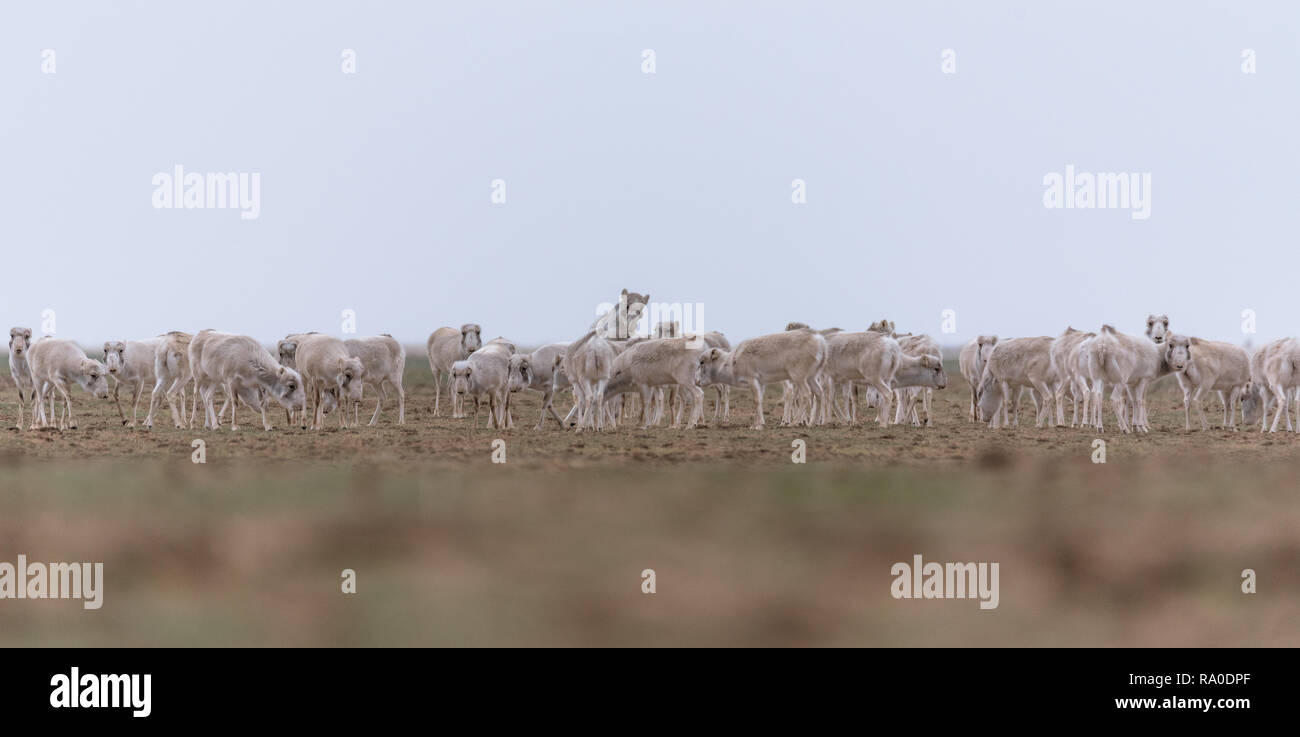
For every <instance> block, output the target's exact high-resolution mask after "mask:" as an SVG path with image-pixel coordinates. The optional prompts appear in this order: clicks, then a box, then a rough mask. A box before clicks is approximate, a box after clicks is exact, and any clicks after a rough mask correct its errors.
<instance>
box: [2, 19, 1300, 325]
mask: <svg viewBox="0 0 1300 737" xmlns="http://www.w3.org/2000/svg"><path fill="white" fill-rule="evenodd" d="M118 5H120V6H122V7H120V8H119V7H114V6H118ZM200 5H201V6H202V7H200ZM3 15H4V18H3V21H0V129H2V130H3V136H2V137H0V172H3V176H0V216H2V217H0V221H2V222H3V235H0V242H2V243H3V244H4V246H3V248H4V253H5V257H6V258H5V260H4V263H5V267H4V268H5V272H6V274H5V277H6V278H5V279H4V280H3V284H2V285H0V319H2V320H5V321H7V322H8V323H9V324H10V325H27V326H31V327H33V328H36V329H37V332H38V333H39V332H40V326H41V322H42V319H41V314H42V310H45V309H53V310H54V311H55V315H56V326H57V327H56V329H57V334H58V335H59V336H61V337H71V338H75V339H77V340H80V341H82V342H83V343H87V344H98V343H100V342H102V341H103V340H105V339H108V338H115V339H124V338H134V337H144V336H149V335H154V334H157V333H160V332H162V331H166V330H172V329H182V330H189V331H192V330H197V329H200V328H205V327H212V328H217V329H221V330H227V331H234V332H244V333H248V334H251V335H254V336H256V337H258V338H260V339H263V340H272V339H274V338H278V337H280V336H281V335H283V334H285V333H288V332H298V331H303V330H320V331H323V332H329V333H334V334H340V332H341V330H342V328H343V325H342V320H341V313H342V311H343V310H346V309H351V310H354V311H355V314H356V329H357V331H358V333H360V334H372V333H378V332H388V333H392V334H393V335H395V336H397V337H398V338H400V339H402V340H404V341H409V342H418V343H422V342H423V341H424V339H425V337H427V335H428V334H429V332H430V331H431V330H432V329H434V328H436V327H438V326H441V325H459V324H460V323H462V322H467V321H474V322H479V323H481V324H482V325H483V331H484V337H485V338H487V337H491V336H496V335H506V336H508V337H511V338H514V339H515V340H517V341H519V342H522V343H536V342H541V341H550V340H560V339H571V338H576V337H578V336H579V335H581V334H582V332H584V330H585V329H586V327H587V326H588V324H589V323H590V322H591V320H592V317H593V313H594V310H595V307H596V305H597V304H598V303H600V302H607V301H610V300H612V299H614V298H615V297H616V295H617V294H618V291H619V289H621V288H623V287H628V288H630V289H633V290H634V291H640V292H646V291H648V292H649V293H650V295H651V298H652V300H653V301H655V302H665V303H671V302H678V303H690V304H693V305H694V304H697V303H698V304H703V305H704V309H705V311H704V319H703V325H702V327H704V328H705V329H717V330H722V331H724V332H725V333H727V334H728V336H730V337H732V338H733V340H734V339H737V338H744V337H749V336H753V335H757V334H761V333H765V332H772V331H775V330H779V329H781V328H782V327H784V325H785V323H786V322H788V321H790V320H801V321H804V322H807V323H810V324H812V325H814V326H817V327H823V326H831V325H834V326H838V327H842V328H846V329H862V328H864V327H865V326H866V325H867V324H868V323H869V322H871V321H872V320H874V319H878V318H880V317H884V316H888V317H890V318H892V319H894V320H895V321H896V322H897V325H898V328H899V329H900V330H911V331H916V332H928V333H932V334H934V335H936V337H939V338H941V341H942V342H944V343H946V344H947V343H956V342H960V341H963V340H965V339H967V338H969V337H971V336H973V335H976V334H979V333H998V334H999V335H1002V336H1012V335H1038V334H1056V333H1058V332H1060V331H1061V330H1062V329H1063V328H1064V327H1065V325H1066V324H1071V325H1074V326H1076V327H1086V328H1090V329H1095V328H1096V326H1098V325H1100V324H1101V323H1103V322H1110V323H1113V324H1115V325H1117V326H1119V327H1120V328H1121V329H1126V330H1128V331H1130V332H1140V331H1141V330H1142V329H1143V321H1144V318H1145V316H1146V315H1147V313H1149V312H1166V313H1168V314H1169V315H1170V316H1171V318H1172V321H1173V324H1172V327H1173V329H1174V330H1175V331H1177V332H1185V333H1190V334H1195V335H1203V336H1206V337H1215V338H1220V339H1226V340H1232V341H1234V342H1240V341H1241V340H1243V339H1245V338H1246V337H1247V336H1245V335H1243V333H1242V322H1243V319H1242V312H1243V310H1247V309H1249V310H1254V311H1255V314H1256V316H1257V328H1258V334H1257V335H1255V336H1251V337H1253V339H1254V340H1255V341H1256V342H1258V341H1260V340H1263V339H1267V338H1271V337H1277V336H1280V335H1285V334H1295V333H1300V309H1297V308H1296V306H1295V305H1296V297H1295V294H1296V289H1295V288H1294V282H1295V280H1296V278H1297V275H1300V269H1298V267H1300V248H1297V246H1300V241H1298V233H1300V228H1298V226H1300V196H1298V195H1300V143H1298V142H1297V140H1298V138H1300V136H1298V135H1297V133H1298V132H1300V3H1294V2H1262V3H1261V2H1224V3H1198V2H1172V1H1171V2H1164V3H1159V2H1141V3H1135V2H1132V0H1120V1H1118V2H1099V1H1098V0H1088V1H1087V2H1077V3H1076V2H1070V3H1064V2H1023V3H1003V2H944V3H931V2H849V1H848V0H845V1H843V2H788V1H783V2H770V3H758V2H717V1H710V0H690V1H689V2H665V1H662V0H656V1H655V2H630V1H629V2H612V1H611V0H598V1H593V2H561V1H558V0H557V1H556V2H544V3H543V2H505V1H502V0H494V1H493V2H469V1H468V0H466V1H464V2H415V1H414V0H412V1H409V2H382V3H362V2H355V3H354V2H346V3H345V2H247V3H241V2H229V1H225V0H223V1H222V2H207V3H202V4H200V3H189V2H187V3H176V2H137V3H108V2H93V3H89V2H58V3H51V2H37V1H36V0H23V1H21V2H11V3H7V4H6V6H5V10H4V12H3ZM345 49H352V50H354V51H355V73H346V72H345V71H344V65H345V62H346V61H347V60H346V59H345V58H344V50H345ZM1247 49H1249V50H1252V51H1253V56H1252V55H1250V54H1247V55H1246V57H1243V52H1244V50H1247ZM46 50H49V51H52V52H53V54H49V53H47V51H46ZM645 50H653V59H652V61H653V66H654V69H653V71H654V73H653V74H648V73H645V70H646V69H647V68H648V67H647V55H646V54H645V53H644V52H645ZM945 50H951V52H952V53H951V54H945ZM51 64H52V66H51ZM945 64H946V65H947V69H946V70H945ZM1251 64H1253V65H1254V73H1247V71H1246V70H1245V69H1244V67H1245V68H1249V66H1250V65H1251ZM954 65H955V66H954ZM49 71H53V73H47V72H49ZM947 72H952V73H947ZM178 165H179V166H182V167H184V171H186V172H198V173H207V172H244V173H256V174H258V178H259V182H260V191H259V212H258V213H257V215H258V216H257V217H256V218H255V219H244V218H241V216H240V210H239V209H183V208H176V209H166V208H156V207H155V206H154V205H155V204H156V193H155V184H154V181H155V180H154V177H155V175H156V174H157V173H159V172H167V173H170V172H172V171H173V170H174V167H176V166H178ZM1067 165H1072V166H1073V167H1074V169H1075V170H1076V171H1078V172H1092V173H1139V174H1142V173H1146V174H1149V175H1150V182H1151V190H1150V200H1149V205H1150V211H1149V217H1147V218H1146V219H1135V218H1134V217H1133V211H1132V208H1128V209H1125V208H1116V209H1064V208H1062V209H1049V208H1047V207H1045V205H1044V194H1045V190H1046V187H1045V185H1044V180H1045V177H1046V176H1048V175H1049V174H1050V173H1053V172H1056V173H1059V174H1062V175H1064V173H1065V168H1066V166H1067ZM498 179H500V180H504V195H505V202H503V203H494V202H493V201H492V197H493V193H494V189H493V180H498ZM795 179H800V180H803V182H805V183H806V190H805V191H806V202H805V203H802V204H800V203H795V202H793V201H792V200H793V199H794V198H795V195H796V192H795V190H794V187H793V185H792V182H793V181H794V180H795ZM498 193H500V192H499V188H498ZM949 309H950V310H953V311H955V316H956V320H955V322H956V325H955V332H953V333H951V334H947V335H944V334H942V333H941V330H942V328H943V326H942V323H941V319H942V315H943V311H944V310H949Z"/></svg>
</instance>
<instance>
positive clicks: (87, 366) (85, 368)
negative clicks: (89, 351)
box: [81, 358, 95, 374]
mask: <svg viewBox="0 0 1300 737" xmlns="http://www.w3.org/2000/svg"><path fill="white" fill-rule="evenodd" d="M94 368H95V362H94V361H92V360H90V359H89V358H83V359H81V373H83V374H88V373H90V372H91V370H92V369H94Z"/></svg>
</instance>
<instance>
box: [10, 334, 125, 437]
mask: <svg viewBox="0 0 1300 737" xmlns="http://www.w3.org/2000/svg"><path fill="white" fill-rule="evenodd" d="M27 362H28V365H29V366H30V367H31V371H32V385H33V386H35V387H36V400H35V401H36V404H37V405H38V406H39V405H41V404H42V403H43V402H44V401H45V393H46V392H51V397H50V418H49V421H48V422H47V421H46V420H45V418H44V417H43V416H42V418H41V426H42V427H44V426H46V425H48V424H49V423H52V422H54V397H53V392H58V394H59V396H61V397H63V414H62V416H60V417H59V429H63V428H64V427H65V420H66V427H68V428H71V429H74V430H75V429H76V428H77V420H76V419H75V418H74V417H73V416H72V397H71V395H70V394H69V393H68V387H69V385H70V384H76V385H78V386H80V387H81V388H82V389H83V390H85V392H86V393H87V394H89V395H91V396H93V397H95V398H96V399H108V369H107V368H105V367H104V364H102V363H100V362H99V361H94V360H91V359H90V357H88V356H87V355H86V352H85V351H83V350H81V346H79V345H77V344H76V343H75V342H73V341H71V340H61V339H58V338H50V337H46V338H42V339H41V340H38V341H36V343H34V344H33V345H32V347H31V349H30V351H29V352H28V355H27ZM36 422H37V420H36V417H35V416H33V417H32V428H33V429H34V428H35V427H36Z"/></svg>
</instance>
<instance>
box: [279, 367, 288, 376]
mask: <svg viewBox="0 0 1300 737" xmlns="http://www.w3.org/2000/svg"><path fill="white" fill-rule="evenodd" d="M287 373H289V369H288V368H286V367H284V366H281V367H280V370H279V371H277V372H276V375H277V376H284V375H285V374H287Z"/></svg>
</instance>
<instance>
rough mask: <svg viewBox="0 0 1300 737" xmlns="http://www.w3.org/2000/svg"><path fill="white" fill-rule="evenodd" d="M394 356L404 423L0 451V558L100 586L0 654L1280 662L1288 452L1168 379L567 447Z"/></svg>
mask: <svg viewBox="0 0 1300 737" xmlns="http://www.w3.org/2000/svg"><path fill="white" fill-rule="evenodd" d="M410 356H411V357H410V360H409V362H408V368H407V375H406V384H407V392H408V396H407V400H408V401H407V417H406V420H407V422H406V424H405V425H400V426H399V425H397V424H396V411H395V403H393V402H392V400H391V399H390V401H389V402H388V403H386V408H385V411H384V413H383V415H382V416H381V418H380V421H379V424H378V425H377V426H375V427H366V426H364V422H365V421H366V420H367V419H368V418H369V414H370V411H371V410H373V406H374V405H373V403H372V402H373V400H372V399H370V398H369V397H368V398H367V400H366V402H365V403H364V404H363V406H362V422H363V426H362V427H357V428H348V429H344V430H339V429H337V421H336V419H335V418H333V417H331V420H330V423H329V425H330V427H329V429H327V430H324V431H320V432H308V431H304V430H302V429H300V428H296V427H293V428H286V427H285V416H284V412H283V411H282V410H279V409H277V410H275V411H273V412H272V413H271V414H270V416H271V418H272V422H273V424H274V425H275V428H276V429H275V430H274V431H272V432H269V433H268V432H264V431H263V430H262V429H261V427H260V422H259V421H258V420H257V418H255V417H254V416H253V415H252V414H251V413H248V412H247V411H245V412H243V413H241V414H242V417H241V425H242V426H243V429H242V430H241V431H240V432H238V433H231V432H230V431H229V430H228V429H222V430H220V431H205V430H201V429H196V430H189V429H184V430H177V429H174V428H172V427H171V423H170V419H169V416H168V415H167V413H166V410H165V409H164V410H163V411H162V414H161V415H160V417H161V418H164V421H160V422H158V423H157V427H156V428H155V429H153V430H152V431H146V430H143V429H140V428H135V429H132V428H126V427H123V426H122V424H121V422H120V420H119V419H118V415H117V410H116V408H115V407H114V405H113V402H112V400H111V399H110V400H108V401H102V400H95V399H93V398H90V397H88V396H86V395H85V394H84V393H82V392H81V391H80V389H74V395H73V401H74V405H73V406H74V410H75V411H76V412H77V419H78V424H79V429H77V430H68V431H58V430H40V431H34V432H33V431H28V430H22V431H19V430H16V429H5V430H3V431H0V561H9V562H16V559H17V555H18V554H20V553H22V554H25V555H27V557H28V559H29V560H43V561H102V562H103V563H104V575H105V579H106V580H105V585H104V587H105V593H104V606H103V608H101V609H99V610H95V611H86V610H83V609H82V608H81V606H80V603H79V602H76V601H59V600H55V601H30V600H23V601H15V600H0V645H3V646H24V645H123V646H139V645H546V644H550V645H851V646H852V645H865V646H904V645H907V646H930V645H980V646H987V645H1027V646H1028V645H1062V646H1085V645H1086V646H1092V645H1119V646H1130V645H1153V646H1166V645H1205V646H1234V645H1292V646H1294V645H1298V644H1300V623H1298V622H1297V620H1296V617H1295V612H1296V611H1297V609H1298V608H1300V565H1298V564H1300V501H1297V499H1298V497H1300V494H1298V493H1297V483H1296V479H1297V477H1298V476H1297V473H1298V472H1300V439H1298V438H1297V437H1296V435H1294V434H1292V433H1285V432H1279V433H1276V434H1261V433H1260V432H1259V429H1258V427H1252V428H1250V429H1249V430H1244V431H1239V432H1228V431H1224V430H1220V429H1217V424H1218V422H1219V419H1220V418H1221V411H1220V409H1219V407H1218V404H1217V401H1213V402H1210V403H1208V404H1207V413H1208V415H1209V417H1210V419H1211V421H1212V422H1213V423H1214V424H1215V426H1216V429H1212V430H1210V431H1208V432H1201V431H1199V430H1198V431H1195V432H1190V433H1189V432H1185V431H1184V430H1183V414H1182V407H1181V395H1180V394H1179V393H1178V392H1177V388H1176V387H1175V386H1173V380H1172V379H1165V380H1163V381H1162V383H1161V384H1160V385H1159V386H1158V387H1157V388H1156V390H1155V391H1154V392H1153V396H1152V419H1153V423H1152V424H1153V426H1154V427H1155V430H1154V431H1153V432H1151V433H1150V434H1146V435H1141V436H1133V435H1120V434H1117V433H1116V432H1115V431H1114V427H1113V419H1112V418H1111V416H1110V414H1109V412H1108V413H1107V422H1108V424H1109V426H1108V429H1107V432H1105V433H1097V432H1095V431H1093V430H1080V429H1071V428H1057V427H1051V428H1035V427H1033V426H1032V424H1033V423H1032V410H1031V408H1030V407H1029V404H1028V400H1027V399H1026V402H1025V404H1024V405H1023V407H1024V409H1023V410H1022V415H1021V425H1020V426H1019V427H1017V428H1013V429H1008V430H1001V431H992V430H989V429H988V428H986V427H984V426H982V425H977V424H975V423H971V422H969V421H968V420H967V414H966V413H967V401H968V394H967V387H966V384H965V382H964V381H963V380H962V379H961V378H960V376H959V375H958V374H957V372H956V370H955V367H950V369H949V376H950V383H949V387H948V388H947V389H946V390H944V391H940V392H936V394H935V414H936V417H935V424H934V426H933V427H927V428H917V427H910V426H893V427H889V428H887V429H881V428H879V427H877V426H876V425H875V424H874V423H870V422H866V423H863V424H860V425H858V426H856V427H847V426H844V425H839V424H836V425H831V426H827V427H815V428H782V427H779V426H778V425H779V420H780V407H779V406H778V404H777V398H778V397H779V394H780V391H779V390H774V391H769V392H768V398H769V399H768V406H767V412H768V420H769V426H768V428H767V429H766V430H763V431H757V430H752V429H749V427H748V425H749V423H750V421H751V419H752V412H753V404H752V400H751V398H750V396H749V393H748V392H746V391H733V393H732V416H731V423H730V424H728V425H724V426H710V427H705V428H701V429H694V430H672V429H668V428H666V427H659V428H655V429H652V430H649V431H641V430H639V429H635V428H631V427H622V428H620V429H618V430H617V431H613V432H604V433H584V434H580V435H579V434H575V433H573V432H571V431H561V430H559V429H558V428H556V427H555V425H554V423H553V422H548V426H547V428H546V429H545V430H542V431H535V430H534V429H533V425H534V424H535V423H536V420H537V417H538V407H539V398H538V395H535V394H530V393H525V394H524V395H521V396H519V397H517V398H516V400H515V401H516V403H515V405H514V417H515V420H516V423H517V427H516V428H515V429H513V430H507V431H497V430H488V429H486V428H484V427H481V426H480V427H478V428H477V429H476V428H475V427H474V426H473V423H472V422H471V421H470V420H459V419H458V420H453V419H450V418H449V417H448V416H447V414H448V411H447V410H448V409H449V405H448V403H447V402H446V401H445V400H446V396H445V394H444V404H443V416H441V417H434V416H433V415H432V411H431V410H432V406H433V380H432V376H431V374H430V373H429V370H428V366H427V364H426V363H425V362H424V359H423V355H422V352H421V351H419V350H415V349H411V350H410ZM0 363H2V361H0ZM0 376H4V380H5V381H6V382H7V381H8V377H7V371H4V372H0ZM124 393H125V389H124ZM16 399H17V397H16V392H15V391H14V390H13V388H12V385H6V386H5V387H4V388H3V390H2V393H0V420H2V422H3V425H4V426H6V427H9V428H11V427H12V425H13V424H14V421H15V419H16V417H17V402H16ZM709 401H710V406H709V411H708V416H711V415H712V399H711V397H710V400H709ZM125 402H126V400H125V398H124V403H125ZM557 404H559V405H561V406H562V409H561V413H562V414H563V411H564V408H567V405H568V399H567V394H566V395H565V397H564V398H562V399H561V400H560V401H559V402H558V403H557ZM144 405H147V396H146V398H145V401H143V402H142V408H141V413H140V418H141V420H143V415H144V409H145V407H144ZM127 412H128V414H129V412H130V409H129V407H127ZM867 416H868V417H874V416H875V410H870V411H869V412H868V413H867ZM1067 421H1068V408H1067ZM1097 438H1101V439H1103V440H1105V442H1106V448H1105V451H1106V462H1105V463H1094V462H1093V457H1094V452H1095V451H1094V440H1095V439H1097ZM196 439H202V440H203V441H204V442H205V445H206V447H205V453H206V463H204V464H195V463H193V462H192V454H193V452H194V449H193V447H192V442H193V441H194V440H196ZM496 439H501V440H504V442H505V446H504V448H505V460H506V462H505V463H493V462H492V453H493V441H494V440H496ZM795 440H803V441H804V443H805V445H806V456H807V462H806V463H802V464H796V463H793V462H792V461H791V454H792V453H793V452H794V448H793V447H792V444H793V443H794V441H795ZM915 554H921V555H922V556H923V557H924V560H925V561H927V562H928V561H934V562H966V561H972V562H997V563H998V564H999V568H1000V592H999V593H1000V596H999V606H998V607H997V608H996V609H993V610H981V609H980V608H979V606H978V604H977V602H976V601H975V600H960V599H958V600H898V599H894V598H893V597H892V596H891V595H890V585H891V583H892V582H893V576H892V575H891V574H890V569H891V566H892V565H893V564H894V563H896V562H908V563H911V561H912V556H913V555H915ZM344 569H352V570H353V571H355V572H356V580H357V593H355V594H344V593H342V592H341V590H340V583H341V580H342V579H341V572H342V571H343V570H344ZM645 569H653V570H654V572H655V581H656V592H655V593H654V594H652V595H651V594H645V593H643V592H642V571H643V570H645ZM1244 569H1252V570H1254V571H1255V572H1256V577H1257V591H1258V593H1254V594H1246V593H1243V592H1242V572H1243V570H1244Z"/></svg>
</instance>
